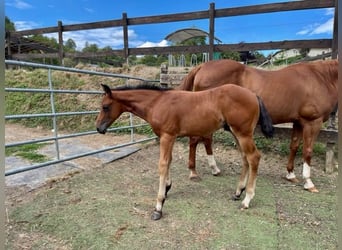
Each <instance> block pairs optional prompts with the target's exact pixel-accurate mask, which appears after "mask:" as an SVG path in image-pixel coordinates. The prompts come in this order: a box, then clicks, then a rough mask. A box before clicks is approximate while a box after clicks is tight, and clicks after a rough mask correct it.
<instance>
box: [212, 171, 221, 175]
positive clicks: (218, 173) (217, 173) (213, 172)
mask: <svg viewBox="0 0 342 250" xmlns="http://www.w3.org/2000/svg"><path fill="white" fill-rule="evenodd" d="M211 174H212V175H213V176H220V175H221V170H213V171H212V172H211Z"/></svg>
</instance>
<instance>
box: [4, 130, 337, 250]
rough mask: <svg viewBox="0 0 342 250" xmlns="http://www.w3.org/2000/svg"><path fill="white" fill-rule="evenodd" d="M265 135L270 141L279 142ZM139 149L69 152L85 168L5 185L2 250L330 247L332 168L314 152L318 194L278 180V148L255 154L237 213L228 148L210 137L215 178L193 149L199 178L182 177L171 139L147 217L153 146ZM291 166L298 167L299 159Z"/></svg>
mask: <svg viewBox="0 0 342 250" xmlns="http://www.w3.org/2000/svg"><path fill="white" fill-rule="evenodd" d="M41 132H42V131H41ZM32 133H34V132H32ZM226 134H228V133H226ZM94 136H101V135H88V137H89V138H87V140H92V142H95V140H94ZM121 136H122V135H110V136H109V135H108V139H107V140H108V141H106V143H110V141H112V140H113V139H114V138H115V140H117V141H119V140H120V137H121ZM113 137H114V138H113ZM275 140H276V141H275V143H276V144H277V145H280V144H281V143H282V142H281V140H277V139H275ZM224 141H226V140H224ZM259 143H260V142H259ZM141 146H142V148H141V150H139V151H138V152H136V153H134V154H132V155H130V156H128V157H125V158H122V159H120V160H117V161H114V162H111V163H108V164H105V165H102V164H94V163H95V162H96V161H94V159H90V160H89V161H88V163H86V161H85V159H83V158H81V159H78V160H77V161H84V162H83V163H82V164H83V165H84V167H85V169H87V170H85V171H80V172H79V173H75V174H70V175H65V176H62V177H60V178H54V179H51V180H50V181H48V182H47V184H46V185H44V186H43V187H41V188H38V189H35V190H32V191H31V192H27V190H26V189H25V187H16V188H13V187H12V188H8V187H7V188H6V201H5V204H6V208H7V217H6V221H7V224H6V235H7V243H6V247H8V248H10V249H30V248H35V249H44V247H49V248H52V249H91V248H94V249H140V248H149V249H157V248H169V249H176V248H177V249H191V248H192V249H251V248H252V247H253V248H254V249H284V248H288V249H294V248H296V249H336V248H337V239H338V237H337V231H338V230H337V223H336V219H337V202H336V199H337V194H336V190H337V189H336V185H337V183H336V181H337V172H333V173H331V174H328V173H326V172H325V171H324V169H322V167H321V166H322V164H324V154H323V157H322V155H320V156H317V157H315V159H314V160H313V163H312V165H313V174H314V176H315V177H314V180H316V182H317V187H318V188H319V189H320V193H317V194H311V193H309V192H305V191H304V190H303V188H302V185H301V184H298V185H296V184H292V183H288V181H286V180H284V179H283V178H282V171H281V170H282V169H283V167H284V164H286V162H287V157H286V155H284V156H282V155H281V154H277V153H274V152H267V151H268V150H266V152H265V151H262V158H261V162H260V167H259V175H258V180H257V188H256V196H255V198H254V199H253V202H252V203H251V207H250V209H248V210H245V211H240V210H239V209H238V206H239V204H240V202H238V201H232V200H231V199H230V196H231V194H232V193H233V192H234V191H235V188H236V181H237V178H238V176H239V173H240V165H239V164H240V155H239V153H238V152H237V150H236V148H234V146H227V145H223V144H222V143H221V142H217V143H215V147H214V150H215V155H216V156H217V163H218V166H219V167H220V168H221V170H222V175H221V176H219V177H215V176H212V174H211V169H209V168H208V167H207V162H206V158H205V157H204V156H205V150H204V147H203V146H200V147H198V155H199V156H198V158H197V161H198V162H197V165H198V171H199V172H200V174H201V176H202V181H200V182H193V181H190V180H189V179H188V171H187V158H188V152H187V150H188V143H187V140H186V139H181V140H178V141H177V142H176V144H175V148H174V157H173V164H172V166H171V168H172V172H173V187H172V190H171V191H170V192H169V194H168V201H167V202H166V204H165V208H164V215H163V219H162V220H160V221H158V222H152V221H151V220H150V213H151V211H152V210H151V209H152V208H153V206H154V204H155V190H156V189H157V188H158V183H157V182H156V179H157V178H158V172H157V164H156V162H157V160H158V157H159V154H158V151H159V145H158V142H153V141H152V142H149V143H145V144H143V145H141ZM270 147H271V148H274V146H273V145H270ZM280 148H281V147H280ZM296 163H297V164H300V159H299V158H297V159H296ZM299 169H300V168H299V167H296V170H299ZM298 175H299V176H300V174H299V173H298Z"/></svg>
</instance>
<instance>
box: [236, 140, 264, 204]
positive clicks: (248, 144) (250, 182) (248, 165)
mask: <svg viewBox="0 0 342 250" xmlns="http://www.w3.org/2000/svg"><path fill="white" fill-rule="evenodd" d="M239 144H240V149H241V153H242V155H243V161H244V167H243V170H242V174H241V176H240V181H239V184H238V188H237V191H236V194H237V193H238V192H240V194H241V190H243V189H244V187H246V196H245V198H244V199H243V201H242V203H241V207H240V208H241V209H247V208H248V207H249V203H250V201H251V200H252V199H253V197H254V195H255V186H256V178H257V173H258V167H259V161H260V157H261V156H260V153H259V151H258V150H257V148H256V146H255V143H254V140H253V137H252V135H251V136H250V137H245V138H241V139H239ZM247 171H248V172H247ZM244 172H245V173H244ZM243 175H245V176H243ZM241 181H242V182H241Z"/></svg>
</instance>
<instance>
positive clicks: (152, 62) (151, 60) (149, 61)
mask: <svg viewBox="0 0 342 250" xmlns="http://www.w3.org/2000/svg"><path fill="white" fill-rule="evenodd" d="M164 62H167V57H166V56H162V55H160V56H153V55H146V56H143V57H141V59H140V60H139V63H140V64H144V65H147V66H160V65H161V64H162V63H164Z"/></svg>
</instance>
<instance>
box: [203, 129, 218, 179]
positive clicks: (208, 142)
mask: <svg viewBox="0 0 342 250" xmlns="http://www.w3.org/2000/svg"><path fill="white" fill-rule="evenodd" d="M203 143H204V146H205V151H206V152H207V159H208V164H209V166H210V167H211V173H212V175H214V176H218V175H219V174H220V173H221V170H220V169H219V168H218V167H217V164H216V161H215V158H214V154H213V135H210V136H209V137H203Z"/></svg>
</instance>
